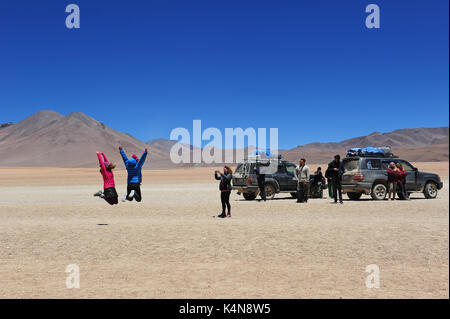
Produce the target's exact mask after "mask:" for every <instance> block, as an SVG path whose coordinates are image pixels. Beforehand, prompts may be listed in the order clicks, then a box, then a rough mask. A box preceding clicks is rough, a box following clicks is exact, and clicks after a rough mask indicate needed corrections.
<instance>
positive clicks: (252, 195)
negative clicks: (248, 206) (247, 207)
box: [242, 193, 256, 200]
mask: <svg viewBox="0 0 450 319" xmlns="http://www.w3.org/2000/svg"><path fill="white" fill-rule="evenodd" d="M242 196H244V199H245V200H255V198H256V194H255V193H242Z"/></svg>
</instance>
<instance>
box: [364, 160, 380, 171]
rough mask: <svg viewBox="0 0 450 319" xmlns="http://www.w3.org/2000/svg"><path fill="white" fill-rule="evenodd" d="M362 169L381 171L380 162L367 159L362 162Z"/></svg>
mask: <svg viewBox="0 0 450 319" xmlns="http://www.w3.org/2000/svg"><path fill="white" fill-rule="evenodd" d="M363 168H364V169H381V168H382V165H381V160H380V159H376V158H368V159H366V160H365V161H364V162H363Z"/></svg>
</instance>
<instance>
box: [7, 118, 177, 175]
mask: <svg viewBox="0 0 450 319" xmlns="http://www.w3.org/2000/svg"><path fill="white" fill-rule="evenodd" d="M119 145H121V146H122V147H123V148H124V149H125V151H126V152H127V153H128V154H129V155H130V156H131V154H132V153H136V154H137V155H138V156H140V155H141V153H142V152H143V151H144V149H145V148H147V147H148V145H147V144H145V143H143V142H141V141H139V140H138V139H136V138H134V137H132V136H130V135H128V134H125V133H121V132H118V131H116V130H114V129H112V128H110V127H108V126H106V125H105V124H103V123H100V122H98V121H96V120H95V119H93V118H91V117H89V116H87V115H85V114H83V113H71V114H69V115H67V116H63V115H61V114H59V113H56V112H53V111H40V112H38V113H36V114H33V115H31V116H30V117H28V118H26V119H24V120H22V121H20V122H19V123H17V124H15V125H12V126H9V127H6V128H4V129H2V130H0V166H41V167H42V166H48V167H96V166H98V161H97V158H96V155H95V152H96V151H97V150H98V151H102V152H104V153H105V154H107V155H108V157H109V159H110V160H111V161H114V162H116V163H117V164H121V163H120V162H121V161H122V159H121V157H120V154H119V151H118V146H119ZM168 159H169V158H168V154H167V153H166V152H164V151H161V150H159V149H151V155H150V157H149V163H148V165H146V167H148V168H152V167H165V166H167V165H166V163H167V162H168ZM170 164H171V163H170ZM169 166H170V165H169Z"/></svg>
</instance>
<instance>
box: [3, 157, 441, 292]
mask: <svg viewBox="0 0 450 319" xmlns="http://www.w3.org/2000/svg"><path fill="white" fill-rule="evenodd" d="M414 164H415V166H417V167H418V168H419V169H420V170H422V171H429V172H434V173H438V174H440V176H441V178H442V179H443V180H444V188H443V189H442V190H441V191H440V192H439V194H438V197H437V198H436V199H433V200H427V199H425V198H424V196H423V194H414V195H413V196H412V200H411V201H395V202H388V201H372V200H370V197H369V196H363V198H362V199H361V200H359V201H349V200H345V201H344V204H343V205H333V204H330V199H328V198H323V199H311V200H310V201H309V202H308V203H307V204H296V203H295V201H294V200H293V199H292V198H291V197H290V195H289V194H279V195H277V197H276V199H275V200H272V201H268V202H265V203H264V202H261V203H259V202H256V201H245V200H243V198H242V196H238V195H237V194H236V193H235V192H233V194H232V195H231V205H232V218H227V219H220V218H216V217H215V216H217V215H218V214H219V213H220V198H219V196H220V194H219V191H218V184H217V182H216V181H215V180H214V179H213V171H214V169H213V168H190V169H171V170H146V171H144V172H143V185H142V194H143V201H142V202H141V203H136V202H126V203H122V202H120V203H119V205H117V206H109V205H108V204H107V203H106V202H104V201H103V200H102V199H99V198H97V197H93V196H92V195H93V193H95V192H96V191H98V190H100V189H101V187H102V181H101V176H100V174H99V172H98V169H90V168H77V169H69V168H0V298H449V192H448V188H449V182H448V176H449V174H448V171H449V169H448V166H449V163H448V162H429V163H414ZM316 166H317V165H310V167H311V169H314V168H315V167H316ZM322 166H323V165H322ZM125 183H126V175H125V171H123V170H121V169H117V170H116V184H117V190H118V192H119V196H123V195H124V192H125V189H126V184H125ZM345 198H346V197H345ZM70 264H76V265H78V267H79V269H80V288H73V289H68V288H67V287H66V278H67V276H68V275H69V274H68V273H66V272H65V271H66V267H67V266H68V265H70ZM368 265H377V266H378V267H379V270H380V287H379V288H367V287H366V278H367V276H368V275H369V273H366V267H367V266H368Z"/></svg>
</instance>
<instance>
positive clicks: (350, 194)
mask: <svg viewBox="0 0 450 319" xmlns="http://www.w3.org/2000/svg"><path fill="white" fill-rule="evenodd" d="M347 196H348V198H349V199H351V200H358V199H360V198H361V196H362V193H357V192H348V193H347Z"/></svg>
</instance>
